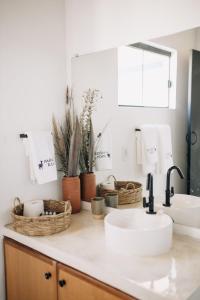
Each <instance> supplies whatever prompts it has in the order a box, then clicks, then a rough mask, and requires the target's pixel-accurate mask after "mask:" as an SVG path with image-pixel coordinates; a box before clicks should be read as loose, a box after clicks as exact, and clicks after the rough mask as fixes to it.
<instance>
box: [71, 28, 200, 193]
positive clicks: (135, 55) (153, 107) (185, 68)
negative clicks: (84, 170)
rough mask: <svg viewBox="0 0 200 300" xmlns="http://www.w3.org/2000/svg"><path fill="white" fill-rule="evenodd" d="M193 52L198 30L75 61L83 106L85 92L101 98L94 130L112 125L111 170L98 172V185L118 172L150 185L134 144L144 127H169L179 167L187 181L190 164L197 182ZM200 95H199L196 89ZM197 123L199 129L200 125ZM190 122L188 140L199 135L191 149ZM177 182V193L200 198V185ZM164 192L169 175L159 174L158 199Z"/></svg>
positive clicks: (78, 98)
mask: <svg viewBox="0 0 200 300" xmlns="http://www.w3.org/2000/svg"><path fill="white" fill-rule="evenodd" d="M192 49H195V50H196V51H198V50H200V29H199V28H194V29H191V30H187V31H184V32H180V33H176V34H173V35H169V36H164V37H160V38H157V39H154V40H150V41H139V42H138V43H137V44H130V45H125V46H122V47H119V48H113V49H107V50H104V51H100V52H95V53H90V54H86V55H81V56H77V57H74V58H72V86H73V91H74V98H75V99H76V102H77V103H78V107H80V103H81V101H82V100H81V96H82V94H83V92H84V91H86V90H87V89H88V88H92V89H93V88H96V89H98V90H99V91H100V92H101V94H102V99H101V100H100V101H98V103H97V107H96V110H95V112H94V115H93V119H94V127H95V130H96V132H98V130H101V129H102V128H103V126H104V124H106V123H107V122H109V126H110V132H111V139H112V170H104V171H100V172H97V174H96V175H97V180H98V182H101V181H103V180H104V179H105V178H106V177H107V176H108V175H110V174H114V175H115V176H116V177H117V178H119V179H121V180H136V181H139V182H141V183H143V185H145V182H146V177H145V176H144V175H143V174H142V171H141V168H140V166H139V165H138V164H137V160H136V141H135V128H137V127H139V126H141V125H142V124H144V123H148V124H157V123H158V124H169V125H170V128H171V131H172V145H173V160H174V162H175V164H176V165H178V166H179V167H180V168H181V169H182V171H183V173H184V174H185V177H187V167H188V161H189V169H188V174H189V177H188V178H189V179H188V181H189V182H190V183H191V180H192V178H194V177H195V178H196V176H198V177H199V175H198V173H200V163H196V164H195V163H194V162H195V161H196V162H197V158H198V156H199V155H200V154H199V153H200V149H199V144H198V141H199V137H198V132H199V134H200V129H197V130H194V128H192V126H193V125H191V124H192V119H191V118H195V117H194V111H195V112H196V114H198V109H199V112H200V105H199V106H198V105H196V107H195V109H193V116H192V115H191V114H189V123H188V92H189V87H191V82H192V79H191V76H190V80H189V85H188V77H189V73H190V75H191V69H190V72H189V68H190V67H189V66H190V59H191V56H192ZM197 60H198V59H196V62H195V64H198V62H197ZM199 61H200V59H199ZM193 67H194V66H193ZM197 70H200V68H199V69H198V67H197V68H196V72H197ZM197 86H198V84H197ZM199 86H200V85H199ZM193 89H194V87H193ZM195 93H196V94H197V95H199V94H198V89H197V88H196V92H195ZM199 93H200V91H199ZM190 95H191V92H190ZM195 120H196V121H195V122H196V125H195V126H196V127H198V122H199V121H197V118H196V119H195ZM188 124H190V127H189V129H190V131H191V132H192V131H193V133H192V134H191V135H190V132H189V136H188V142H189V143H190V142H191V140H194V137H195V145H193V146H192V147H193V148H192V150H191V147H190V145H189V147H188V144H187V142H186V135H187V131H188V126H189V125H188ZM199 126H200V124H199ZM199 128H200V127H199ZM198 130H199V131H198ZM196 139H197V141H196ZM192 151H193V152H194V153H193V154H194V157H195V158H190V159H189V160H188V156H187V153H188V152H190V153H189V154H191V153H192ZM199 161H200V160H199ZM192 168H193V169H195V170H193V169H192ZM172 180H174V186H175V189H176V192H177V193H185V192H186V191H187V187H189V190H188V192H189V193H192V194H198V195H200V184H199V183H197V182H196V183H195V185H193V184H192V185H191V184H190V183H189V184H190V185H188V182H187V180H186V179H185V180H180V179H179V178H178V176H176V177H175V176H174V178H173V179H172ZM196 185H198V186H196ZM164 189H165V176H160V175H156V176H155V195H161V194H163V193H164Z"/></svg>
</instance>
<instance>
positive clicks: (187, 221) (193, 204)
mask: <svg viewBox="0 0 200 300" xmlns="http://www.w3.org/2000/svg"><path fill="white" fill-rule="evenodd" d="M170 202H171V206H170V207H165V206H162V204H159V205H156V209H162V210H163V211H164V212H165V213H166V214H168V215H169V216H171V217H172V219H173V220H174V222H175V223H177V224H181V225H185V226H191V227H197V228H200V197H196V196H192V195H185V194H175V195H174V196H173V197H171V199H170Z"/></svg>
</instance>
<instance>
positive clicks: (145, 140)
mask: <svg viewBox="0 0 200 300" xmlns="http://www.w3.org/2000/svg"><path fill="white" fill-rule="evenodd" d="M141 146H142V170H143V173H144V174H145V175H146V174H148V173H153V174H154V173H155V172H156V169H157V163H158V133H157V130H156V128H155V126H154V125H151V124H150V125H149V124H144V125H142V126H141Z"/></svg>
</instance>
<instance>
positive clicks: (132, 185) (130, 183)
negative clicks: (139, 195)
mask: <svg viewBox="0 0 200 300" xmlns="http://www.w3.org/2000/svg"><path fill="white" fill-rule="evenodd" d="M129 187H132V188H133V189H135V184H134V183H132V182H128V183H127V185H126V190H128V188H129Z"/></svg>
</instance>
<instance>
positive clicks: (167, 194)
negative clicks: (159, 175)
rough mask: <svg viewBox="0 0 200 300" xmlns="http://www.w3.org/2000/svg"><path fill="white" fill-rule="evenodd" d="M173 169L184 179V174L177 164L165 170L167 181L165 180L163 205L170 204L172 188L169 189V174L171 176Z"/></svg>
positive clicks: (172, 193)
mask: <svg viewBox="0 0 200 300" xmlns="http://www.w3.org/2000/svg"><path fill="white" fill-rule="evenodd" d="M173 170H176V171H177V172H178V174H179V176H180V177H181V179H184V175H183V173H182V171H181V169H180V168H179V167H177V166H172V167H170V168H169V169H168V171H167V182H166V190H165V204H163V205H164V206H171V203H170V198H171V197H172V196H173V195H174V188H173V187H171V189H170V176H171V172H172V171H173Z"/></svg>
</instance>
